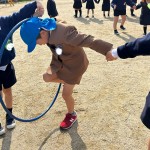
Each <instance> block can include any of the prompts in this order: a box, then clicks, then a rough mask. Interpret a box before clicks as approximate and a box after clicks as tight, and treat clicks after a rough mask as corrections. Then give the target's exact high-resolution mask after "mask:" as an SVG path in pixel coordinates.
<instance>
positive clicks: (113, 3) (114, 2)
mask: <svg viewBox="0 0 150 150" xmlns="http://www.w3.org/2000/svg"><path fill="white" fill-rule="evenodd" d="M116 4H117V2H116V0H112V2H111V7H112V8H114V5H116Z"/></svg>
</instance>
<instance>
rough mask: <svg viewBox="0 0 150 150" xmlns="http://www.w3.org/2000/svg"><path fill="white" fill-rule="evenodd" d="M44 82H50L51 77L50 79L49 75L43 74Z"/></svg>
mask: <svg viewBox="0 0 150 150" xmlns="http://www.w3.org/2000/svg"><path fill="white" fill-rule="evenodd" d="M43 80H44V81H45V82H50V77H49V75H48V74H47V73H44V74H43Z"/></svg>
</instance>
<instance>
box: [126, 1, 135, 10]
mask: <svg viewBox="0 0 150 150" xmlns="http://www.w3.org/2000/svg"><path fill="white" fill-rule="evenodd" d="M126 4H127V5H129V6H130V7H133V8H134V9H135V3H134V2H132V1H131V0H126Z"/></svg>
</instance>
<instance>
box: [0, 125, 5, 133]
mask: <svg viewBox="0 0 150 150" xmlns="http://www.w3.org/2000/svg"><path fill="white" fill-rule="evenodd" d="M4 133H5V129H4V128H3V127H2V126H1V123H0V135H3V134H4Z"/></svg>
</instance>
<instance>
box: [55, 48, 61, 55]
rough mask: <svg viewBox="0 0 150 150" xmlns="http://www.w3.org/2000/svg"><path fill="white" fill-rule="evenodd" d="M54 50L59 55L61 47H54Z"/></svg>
mask: <svg viewBox="0 0 150 150" xmlns="http://www.w3.org/2000/svg"><path fill="white" fill-rule="evenodd" d="M55 51H56V54H57V55H61V54H62V48H60V47H56V48H55Z"/></svg>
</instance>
